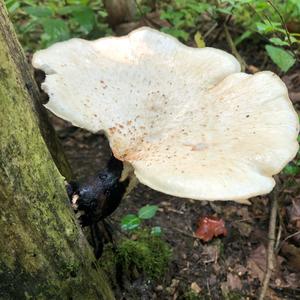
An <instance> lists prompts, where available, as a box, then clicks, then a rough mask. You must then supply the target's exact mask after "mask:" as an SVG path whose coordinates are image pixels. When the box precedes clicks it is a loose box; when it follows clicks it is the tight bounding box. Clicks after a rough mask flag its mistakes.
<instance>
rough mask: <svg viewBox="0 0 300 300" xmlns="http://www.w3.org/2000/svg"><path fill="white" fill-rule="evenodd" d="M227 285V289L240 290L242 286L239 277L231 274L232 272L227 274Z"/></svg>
mask: <svg viewBox="0 0 300 300" xmlns="http://www.w3.org/2000/svg"><path fill="white" fill-rule="evenodd" d="M227 286H228V288H229V290H239V291H240V290H241V289H242V288H243V285H242V282H241V279H240V278H239V276H237V275H235V274H233V273H228V274H227Z"/></svg>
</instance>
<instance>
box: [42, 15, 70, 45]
mask: <svg viewBox="0 0 300 300" xmlns="http://www.w3.org/2000/svg"><path fill="white" fill-rule="evenodd" d="M41 24H42V26H43V29H44V34H43V35H42V39H43V41H44V42H46V46H49V45H51V44H53V43H55V42H58V41H64V40H67V39H68V38H69V37H70V31H69V28H68V26H67V24H66V23H65V22H64V21H63V20H61V19H48V18H47V19H43V20H41Z"/></svg>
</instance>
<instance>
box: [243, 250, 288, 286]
mask: <svg viewBox="0 0 300 300" xmlns="http://www.w3.org/2000/svg"><path fill="white" fill-rule="evenodd" d="M283 261H284V258H283V257H281V256H279V255H277V256H276V258H275V264H276V266H275V270H274V272H273V273H272V276H271V278H272V279H275V280H276V279H278V278H279V279H280V278H281V277H282V274H281V273H280V270H279V269H280V268H279V267H280V266H281V265H282V263H283ZM247 269H248V273H249V277H250V278H251V279H255V278H258V279H259V281H260V282H262V281H263V279H264V276H265V273H266V270H267V252H266V248H265V246H264V245H260V246H258V247H257V248H256V249H255V250H254V251H253V252H252V254H251V255H250V257H249V258H248V260H247Z"/></svg>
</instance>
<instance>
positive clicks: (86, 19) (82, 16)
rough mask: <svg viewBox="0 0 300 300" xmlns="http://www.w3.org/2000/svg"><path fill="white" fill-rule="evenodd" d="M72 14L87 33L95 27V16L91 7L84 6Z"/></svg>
mask: <svg viewBox="0 0 300 300" xmlns="http://www.w3.org/2000/svg"><path fill="white" fill-rule="evenodd" d="M72 15H73V17H74V19H75V20H76V21H77V23H78V24H79V25H80V27H81V29H82V31H83V32H84V33H85V34H88V33H89V32H90V31H91V30H92V29H93V27H94V25H95V16H94V12H93V10H92V9H91V8H89V7H87V6H82V7H81V8H80V9H79V10H77V11H74V12H73V13H72Z"/></svg>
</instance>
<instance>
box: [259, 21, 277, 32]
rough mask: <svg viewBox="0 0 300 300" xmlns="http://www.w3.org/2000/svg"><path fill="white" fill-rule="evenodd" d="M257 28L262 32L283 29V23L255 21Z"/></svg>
mask: <svg viewBox="0 0 300 300" xmlns="http://www.w3.org/2000/svg"><path fill="white" fill-rule="evenodd" d="M255 25H256V28H257V30H258V31H259V32H260V33H270V32H274V31H281V30H282V29H281V28H280V27H281V24H280V23H278V22H270V23H262V22H256V23H255Z"/></svg>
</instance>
